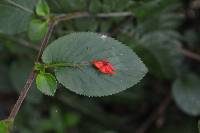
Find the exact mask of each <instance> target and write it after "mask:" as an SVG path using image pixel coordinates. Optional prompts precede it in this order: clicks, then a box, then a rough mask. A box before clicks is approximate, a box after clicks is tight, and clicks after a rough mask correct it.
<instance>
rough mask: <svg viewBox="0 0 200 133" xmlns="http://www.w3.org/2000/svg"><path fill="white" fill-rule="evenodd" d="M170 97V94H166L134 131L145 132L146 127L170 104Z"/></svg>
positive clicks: (137, 132)
mask: <svg viewBox="0 0 200 133" xmlns="http://www.w3.org/2000/svg"><path fill="white" fill-rule="evenodd" d="M171 100H172V98H171V95H168V96H166V97H165V98H164V100H163V101H162V102H161V103H160V105H159V106H158V108H157V109H156V110H155V111H154V112H153V113H152V114H151V115H150V116H149V118H148V119H147V120H146V121H145V122H144V123H143V124H142V125H141V126H140V127H139V128H138V129H137V130H136V132H135V133H145V132H146V131H147V129H149V128H150V126H151V125H152V123H153V122H154V121H155V120H156V119H157V118H158V117H159V116H160V115H161V114H163V113H164V112H165V110H166V108H167V107H168V105H169V104H170V102H171Z"/></svg>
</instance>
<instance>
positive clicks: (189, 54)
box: [178, 47, 200, 61]
mask: <svg viewBox="0 0 200 133" xmlns="http://www.w3.org/2000/svg"><path fill="white" fill-rule="evenodd" d="M178 50H179V51H180V52H181V53H182V54H183V55H185V56H187V57H188V58H191V59H194V60H197V61H200V55H199V54H196V53H193V52H191V51H189V50H187V49H184V48H183V47H179V48H178Z"/></svg>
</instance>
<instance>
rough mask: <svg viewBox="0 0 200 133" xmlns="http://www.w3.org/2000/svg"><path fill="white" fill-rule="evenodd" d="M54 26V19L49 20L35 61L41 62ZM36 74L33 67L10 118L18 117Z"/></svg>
mask: <svg viewBox="0 0 200 133" xmlns="http://www.w3.org/2000/svg"><path fill="white" fill-rule="evenodd" d="M54 26H55V23H54V21H50V22H49V26H48V31H47V33H46V35H45V37H44V39H43V41H42V43H41V47H40V51H39V53H38V55H37V57H36V60H35V62H39V61H40V57H41V55H42V52H43V50H44V49H45V47H46V45H47V44H48V42H49V39H50V37H51V34H52V31H53V28H54ZM36 75H37V72H36V71H35V70H34V68H33V69H32V71H31V73H30V75H29V77H28V79H27V81H26V83H25V85H24V88H23V90H22V91H21V93H20V96H19V98H18V100H17V102H16V103H15V105H14V107H13V109H12V111H11V113H10V116H9V117H8V119H12V120H14V119H15V117H16V115H17V113H18V112H19V109H20V107H21V105H22V103H23V101H24V99H25V98H26V96H27V93H28V91H29V89H30V88H31V85H32V83H33V81H34V79H35V77H36Z"/></svg>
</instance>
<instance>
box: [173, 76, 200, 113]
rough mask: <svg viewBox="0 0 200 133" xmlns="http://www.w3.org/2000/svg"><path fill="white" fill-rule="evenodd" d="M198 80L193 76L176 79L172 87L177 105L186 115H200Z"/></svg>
mask: <svg viewBox="0 0 200 133" xmlns="http://www.w3.org/2000/svg"><path fill="white" fill-rule="evenodd" d="M199 86H200V79H199V78H198V77H197V76H196V75H194V74H188V75H187V77H184V78H182V79H177V80H176V81H175V83H174V85H173V90H172V91H173V96H174V100H175V102H176V103H177V105H178V106H179V107H180V108H181V109H182V110H183V111H184V112H186V113H188V114H190V115H193V116H197V115H199V114H200V89H199Z"/></svg>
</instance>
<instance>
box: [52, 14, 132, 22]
mask: <svg viewBox="0 0 200 133" xmlns="http://www.w3.org/2000/svg"><path fill="white" fill-rule="evenodd" d="M127 16H133V14H132V13H131V12H113V13H112V12H111V13H98V14H96V15H95V14H94V15H93V14H90V13H88V12H74V13H68V14H63V15H59V16H57V17H56V18H55V19H56V20H57V21H66V20H70V19H75V18H83V17H98V18H108V17H127Z"/></svg>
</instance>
